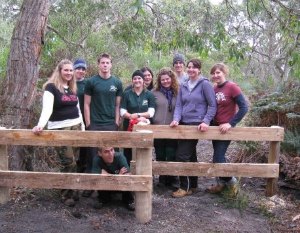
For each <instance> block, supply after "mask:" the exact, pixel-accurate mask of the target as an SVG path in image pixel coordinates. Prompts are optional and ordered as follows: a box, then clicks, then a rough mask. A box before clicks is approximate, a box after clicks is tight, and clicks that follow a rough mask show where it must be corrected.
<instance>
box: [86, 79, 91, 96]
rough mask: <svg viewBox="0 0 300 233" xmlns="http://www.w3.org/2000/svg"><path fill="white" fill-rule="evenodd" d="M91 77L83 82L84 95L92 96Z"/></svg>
mask: <svg viewBox="0 0 300 233" xmlns="http://www.w3.org/2000/svg"><path fill="white" fill-rule="evenodd" d="M91 79H92V78H89V79H87V80H86V83H85V87H84V94H85V95H89V96H92V94H93V89H92V80H91Z"/></svg>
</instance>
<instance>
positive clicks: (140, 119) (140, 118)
mask: <svg viewBox="0 0 300 233" xmlns="http://www.w3.org/2000/svg"><path fill="white" fill-rule="evenodd" d="M137 120H138V121H139V122H140V121H141V122H147V118H146V117H139V118H138V119H137Z"/></svg>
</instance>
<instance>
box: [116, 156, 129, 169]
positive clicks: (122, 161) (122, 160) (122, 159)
mask: <svg viewBox="0 0 300 233" xmlns="http://www.w3.org/2000/svg"><path fill="white" fill-rule="evenodd" d="M118 157H119V165H120V168H122V167H126V168H127V171H128V172H130V167H129V165H128V163H127V160H126V158H125V156H124V155H123V154H121V153H120V154H119V156H118Z"/></svg>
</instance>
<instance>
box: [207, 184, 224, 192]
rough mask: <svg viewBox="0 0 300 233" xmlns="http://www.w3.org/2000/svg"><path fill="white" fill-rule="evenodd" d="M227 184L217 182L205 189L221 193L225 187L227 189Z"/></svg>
mask: <svg viewBox="0 0 300 233" xmlns="http://www.w3.org/2000/svg"><path fill="white" fill-rule="evenodd" d="M225 187H226V186H225V184H221V183H217V184H215V185H212V186H210V187H208V188H207V189H206V190H205V191H206V192H208V193H213V194H216V193H221V192H222V191H223V190H224V189H225Z"/></svg>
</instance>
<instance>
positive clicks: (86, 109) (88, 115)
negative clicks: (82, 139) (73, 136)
mask: <svg viewBox="0 0 300 233" xmlns="http://www.w3.org/2000/svg"><path fill="white" fill-rule="evenodd" d="M90 110H91V96H90V95H87V94H85V95H84V119H85V124H86V127H89V126H90V125H91V112H90Z"/></svg>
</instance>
